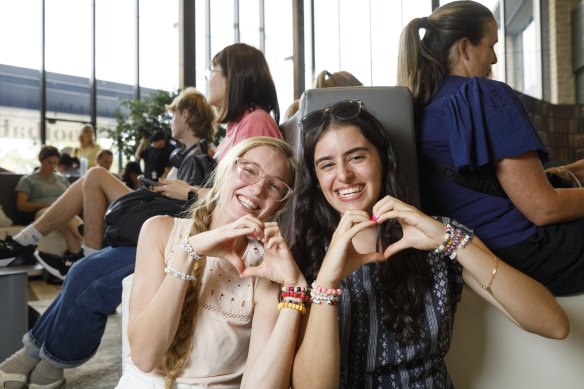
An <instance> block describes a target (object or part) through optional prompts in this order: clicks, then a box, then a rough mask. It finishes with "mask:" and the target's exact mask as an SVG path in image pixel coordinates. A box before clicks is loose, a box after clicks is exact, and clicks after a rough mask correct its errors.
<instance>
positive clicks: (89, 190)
mask: <svg viewBox="0 0 584 389" xmlns="http://www.w3.org/2000/svg"><path fill="white" fill-rule="evenodd" d="M83 181H84V182H83V194H84V195H83V204H84V207H83V242H84V244H85V246H87V247H90V248H92V249H100V248H101V244H102V242H103V227H104V217H105V211H106V210H107V207H108V205H109V204H111V203H112V202H113V201H115V200H117V199H119V198H120V197H122V196H123V195H125V194H127V193H130V192H131V189H130V188H128V187H127V186H126V185H124V183H123V182H122V181H120V180H118V179H117V178H116V177H114V176H113V175H112V174H111V173H110V172H108V171H107V170H105V169H104V168H101V167H94V168H91V169H89V171H88V172H87V173H86V175H85V179H84V180H83Z"/></svg>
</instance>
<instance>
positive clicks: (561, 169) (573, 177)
mask: <svg viewBox="0 0 584 389" xmlns="http://www.w3.org/2000/svg"><path fill="white" fill-rule="evenodd" d="M556 169H558V170H559V171H561V172H566V173H568V175H569V176H570V177H571V178H572V179H573V180H574V181H576V184H578V188H582V184H581V183H580V180H579V179H578V177H576V175H575V174H574V173H572V172H571V171H570V169H568V168H567V167H565V166H558V167H557V168H556Z"/></svg>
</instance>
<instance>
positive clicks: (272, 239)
mask: <svg viewBox="0 0 584 389" xmlns="http://www.w3.org/2000/svg"><path fill="white" fill-rule="evenodd" d="M262 243H264V251H265V254H264V260H263V261H262V263H261V264H260V265H258V266H255V267H248V268H246V269H245V270H244V271H243V272H242V273H241V277H251V276H258V277H262V278H266V279H268V280H270V281H273V282H275V283H277V284H281V285H300V284H306V281H305V279H304V276H303V275H302V273H301V272H300V269H298V265H297V264H296V261H295V260H294V258H293V257H292V253H290V249H289V248H288V245H287V244H286V242H285V241H284V238H283V237H282V234H281V233H280V227H279V226H278V223H276V222H266V223H264V237H263V239H262Z"/></svg>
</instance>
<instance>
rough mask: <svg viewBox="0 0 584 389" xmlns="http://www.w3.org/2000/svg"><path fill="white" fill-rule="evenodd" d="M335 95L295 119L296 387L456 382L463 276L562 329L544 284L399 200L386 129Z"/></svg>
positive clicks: (531, 322) (500, 304)
mask: <svg viewBox="0 0 584 389" xmlns="http://www.w3.org/2000/svg"><path fill="white" fill-rule="evenodd" d="M333 107H336V109H324V110H316V111H313V112H311V113H309V114H308V115H306V116H305V118H304V119H302V120H301V121H300V126H301V129H302V132H303V137H302V151H303V153H302V156H303V158H302V160H301V161H299V168H298V178H297V180H296V186H295V188H294V190H295V193H296V198H295V203H294V217H295V226H294V245H293V246H292V252H293V253H294V257H295V258H296V260H297V261H298V262H299V265H300V268H301V270H302V271H303V272H304V275H305V277H306V279H307V281H308V283H309V284H312V292H311V295H312V306H311V308H310V310H309V312H307V314H306V315H305V316H304V317H303V324H302V325H301V331H302V332H303V334H302V332H301V334H302V335H301V336H299V338H300V339H301V345H300V347H299V348H298V352H297V354H296V358H295V362H294V370H293V375H294V377H293V383H294V385H293V387H294V388H296V389H297V388H311V389H313V388H359V389H360V388H453V387H454V386H453V383H452V382H451V380H450V377H449V374H448V371H447V370H446V364H445V362H444V359H443V358H444V356H445V355H446V353H447V351H448V348H449V345H450V339H451V336H452V331H453V323H454V318H455V314H456V310H457V305H458V303H459V302H460V299H461V293H462V288H463V282H464V283H466V284H467V285H468V286H469V287H470V288H472V289H473V290H474V291H475V292H476V293H477V294H478V295H479V296H480V297H482V298H483V299H485V300H486V301H487V302H489V303H490V304H492V305H493V306H494V307H496V308H498V309H499V310H500V311H501V314H503V315H505V316H506V317H508V318H509V319H510V321H512V322H513V323H515V324H516V325H517V326H519V327H520V328H522V329H524V330H527V331H529V332H533V333H536V334H539V335H541V336H546V337H550V338H557V339H563V338H565V337H566V336H567V334H568V331H569V322H568V318H567V316H566V314H565V312H564V311H563V310H562V308H561V307H560V306H559V305H558V303H557V302H556V301H555V299H554V298H553V296H552V295H551V293H550V292H549V291H548V290H547V289H546V288H544V287H543V286H542V285H541V284H539V283H538V282H536V281H534V280H533V279H531V278H529V277H527V276H526V275H525V274H523V273H521V272H519V271H517V270H516V269H514V268H512V267H510V266H509V265H507V264H506V263H505V262H503V261H502V260H499V259H498V258H497V257H496V256H494V255H493V254H492V253H491V252H490V251H489V249H488V248H487V247H486V246H485V245H484V244H483V243H482V242H481V241H480V239H479V238H478V237H477V236H474V237H473V233H472V232H471V231H469V230H468V229H467V228H466V227H464V226H462V225H461V224H459V223H457V222H456V221H454V220H451V219H448V218H446V217H437V218H432V217H429V216H427V215H425V214H424V213H422V212H420V211H418V210H417V209H416V208H414V207H412V206H410V205H408V204H407V203H406V201H408V198H409V197H410V196H409V190H408V188H407V186H406V185H405V183H404V179H403V177H402V176H401V171H400V170H401V169H400V165H399V159H397V157H396V153H395V150H394V149H393V145H392V142H391V139H390V137H389V134H388V132H387V131H385V129H384V128H383V126H382V124H381V123H380V122H379V121H378V120H377V119H376V118H375V117H374V116H373V115H372V114H371V113H369V111H367V110H366V109H365V105H364V103H363V102H362V101H360V100H348V101H342V102H339V103H337V104H335V105H334V106H333ZM328 108H331V107H328ZM196 249H197V247H195V250H196ZM313 281H314V282H313ZM319 302H320V304H319ZM463 303H464V302H463ZM454 330H456V328H454ZM458 330H463V331H472V329H468V328H459V329H458ZM469 353H472V351H471V350H469Z"/></svg>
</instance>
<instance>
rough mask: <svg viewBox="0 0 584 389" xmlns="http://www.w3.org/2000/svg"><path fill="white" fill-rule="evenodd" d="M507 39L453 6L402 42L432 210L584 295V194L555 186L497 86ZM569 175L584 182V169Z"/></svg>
mask: <svg viewBox="0 0 584 389" xmlns="http://www.w3.org/2000/svg"><path fill="white" fill-rule="evenodd" d="M453 26H456V28H453ZM421 29H424V30H426V31H427V32H429V33H426V34H425V35H424V38H423V39H422V40H420V30H421ZM497 40H498V33H497V21H496V20H495V17H494V16H493V14H492V13H491V11H490V10H489V9H488V8H487V7H485V6H484V5H482V4H480V3H477V2H474V1H455V2H452V3H448V4H446V5H443V6H441V7H439V8H437V9H436V10H435V11H434V12H433V13H432V14H431V15H430V16H429V17H424V18H416V19H414V20H412V21H411V22H410V23H409V24H408V25H407V26H406V27H405V29H404V31H403V33H402V41H401V43H400V53H399V56H400V60H399V63H400V69H399V72H398V73H399V74H398V79H399V80H400V82H401V83H402V85H405V86H407V87H409V88H410V90H411V92H412V96H413V98H414V110H415V114H416V117H417V118H418V126H419V128H418V132H417V136H418V142H419V147H418V150H419V151H420V154H421V169H420V172H421V193H422V206H423V208H424V210H425V211H426V212H429V213H431V214H441V215H449V216H451V217H454V218H456V219H457V220H458V221H460V222H461V223H464V224H466V225H467V226H468V227H470V228H473V229H474V230H475V231H476V233H477V234H478V235H480V237H481V239H483V241H484V242H485V244H486V245H487V246H488V247H489V248H490V249H491V250H493V252H494V253H495V254H497V255H498V256H500V257H501V258H503V259H504V260H506V261H507V262H508V263H509V264H510V265H512V266H514V267H515V268H517V269H519V270H521V271H522V272H524V273H526V274H527V275H529V276H531V277H533V278H535V279H536V280H538V281H540V282H541V283H542V284H544V285H545V286H546V287H548V288H549V289H550V290H551V291H552V292H553V293H554V294H555V295H566V294H572V293H577V292H581V291H584V239H582V231H584V189H582V188H554V187H552V185H551V184H550V182H549V181H548V179H547V177H546V174H545V171H544V169H543V163H545V162H546V161H547V159H548V153H547V150H546V148H545V146H544V144H543V143H542V141H541V139H540V137H539V135H538V134H537V131H536V129H535V127H534V126H533V123H532V122H531V120H530V118H529V116H528V114H527V111H526V110H525V107H524V106H523V104H522V103H521V101H520V100H519V98H518V96H517V94H516V93H515V91H513V90H512V89H511V88H510V87H509V86H508V85H506V84H504V83H502V82H499V81H494V80H491V79H489V75H490V72H491V66H492V65H493V64H495V63H496V62H497V56H496V54H495V51H494V49H493V47H494V46H495V44H496V43H497ZM564 170H566V171H568V172H570V173H571V174H572V175H573V176H574V177H576V178H577V180H579V181H582V182H584V160H580V161H578V162H576V163H573V164H570V165H567V166H566V167H565V168H564ZM477 181H481V182H482V183H485V184H486V185H483V184H481V185H480V186H474V187H473V185H472V183H473V182H477ZM496 189H498V190H496Z"/></svg>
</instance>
